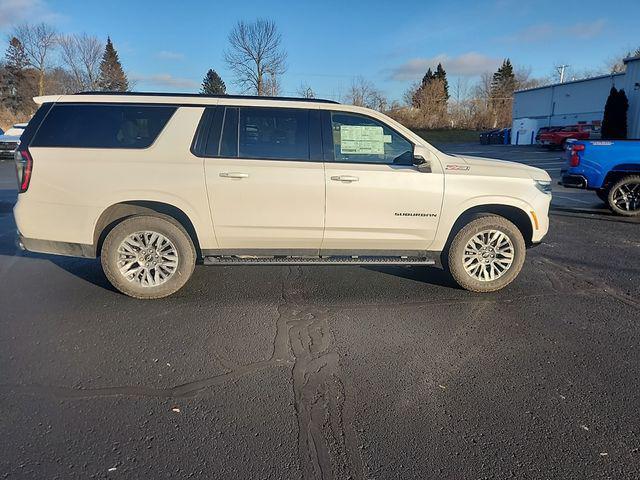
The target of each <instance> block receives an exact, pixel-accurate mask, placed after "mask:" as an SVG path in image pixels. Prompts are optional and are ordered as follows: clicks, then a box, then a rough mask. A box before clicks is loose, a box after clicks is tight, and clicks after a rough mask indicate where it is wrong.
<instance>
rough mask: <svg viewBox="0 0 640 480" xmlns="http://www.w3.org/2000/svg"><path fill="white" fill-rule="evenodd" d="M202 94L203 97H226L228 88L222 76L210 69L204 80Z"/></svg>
mask: <svg viewBox="0 0 640 480" xmlns="http://www.w3.org/2000/svg"><path fill="white" fill-rule="evenodd" d="M200 93H201V94H203V95H226V94H227V87H226V86H225V84H224V82H223V81H222V78H220V75H218V73H217V72H216V71H215V70H213V69H212V68H210V69H209V71H208V72H207V74H206V75H205V76H204V80H202V88H201V89H200Z"/></svg>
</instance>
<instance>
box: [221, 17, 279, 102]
mask: <svg viewBox="0 0 640 480" xmlns="http://www.w3.org/2000/svg"><path fill="white" fill-rule="evenodd" d="M281 44H282V35H280V33H279V32H278V28H277V26H276V24H275V22H273V21H271V20H264V19H259V20H256V21H255V22H252V23H245V22H243V21H239V22H238V23H237V24H236V26H235V27H233V30H231V33H229V49H228V50H227V51H226V52H225V54H224V59H225V61H226V62H227V65H228V67H229V69H230V70H231V71H232V72H233V73H234V74H235V77H236V79H235V81H236V84H237V85H238V86H240V87H241V88H242V89H244V91H246V92H253V93H255V94H256V95H265V94H267V87H269V90H270V91H271V92H273V90H274V88H273V87H274V86H275V85H278V76H279V75H282V74H284V73H285V71H286V69H287V67H286V60H287V54H286V52H285V51H284V50H283V49H282V47H281Z"/></svg>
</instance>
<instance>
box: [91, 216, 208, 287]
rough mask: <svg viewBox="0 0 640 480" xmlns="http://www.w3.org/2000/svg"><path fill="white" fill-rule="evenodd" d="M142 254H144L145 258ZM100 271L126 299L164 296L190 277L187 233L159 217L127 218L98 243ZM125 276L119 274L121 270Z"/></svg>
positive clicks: (192, 263)
mask: <svg viewBox="0 0 640 480" xmlns="http://www.w3.org/2000/svg"><path fill="white" fill-rule="evenodd" d="M145 252H146V255H145ZM101 262H102V269H103V270H104V273H105V275H106V276H107V279H108V280H109V282H111V284H112V285H113V286H114V287H115V288H117V289H118V290H119V291H121V292H122V293H124V294H125V295H128V296H130V297H134V298H139V299H154V298H163V297H167V296H169V295H171V294H173V293H175V292H177V291H178V290H180V288H182V287H183V286H184V284H185V283H187V280H189V277H191V274H192V273H193V269H194V268H195V262H196V251H195V248H194V246H193V242H192V241H191V237H189V234H188V233H187V232H186V231H185V230H184V228H182V226H181V225H180V224H179V223H177V222H173V221H170V219H164V218H159V217H153V216H147V215H140V216H134V217H129V218H127V219H126V220H124V221H122V222H120V223H119V224H118V225H116V226H115V227H114V228H113V230H111V231H110V232H109V234H108V235H107V237H106V238H105V240H104V243H103V244H102V250H101ZM125 266H126V267H128V270H127V273H126V274H125V273H121V268H122V267H125Z"/></svg>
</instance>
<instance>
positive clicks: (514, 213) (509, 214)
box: [444, 203, 533, 251]
mask: <svg viewBox="0 0 640 480" xmlns="http://www.w3.org/2000/svg"><path fill="white" fill-rule="evenodd" d="M483 215H498V216H500V217H503V218H505V219H507V220H509V221H510V222H511V223H513V224H514V225H515V226H516V227H517V228H518V230H520V233H522V236H523V238H524V241H525V244H526V246H527V247H529V246H531V245H532V238H533V225H532V223H531V218H530V217H529V214H528V213H527V212H526V211H524V210H523V209H521V208H519V207H516V206H513V205H503V204H496V203H487V204H483V205H474V206H473V207H469V208H467V209H466V210H465V211H463V212H462V213H461V214H460V215H458V218H456V220H455V222H454V223H453V226H452V227H451V229H450V231H449V235H448V236H447V241H446V243H445V247H444V251H446V250H447V249H448V248H449V246H450V245H451V242H452V241H453V239H454V237H455V236H456V235H457V234H458V232H459V231H460V230H462V228H463V227H464V226H465V225H467V224H468V223H469V222H470V221H471V220H473V219H474V218H477V217H479V216H483Z"/></svg>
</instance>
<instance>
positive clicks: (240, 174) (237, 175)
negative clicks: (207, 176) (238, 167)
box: [220, 172, 249, 178]
mask: <svg viewBox="0 0 640 480" xmlns="http://www.w3.org/2000/svg"><path fill="white" fill-rule="evenodd" d="M220 176H221V177H224V178H247V177H249V174H248V173H243V172H221V173H220Z"/></svg>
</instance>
